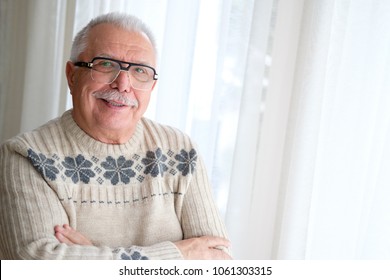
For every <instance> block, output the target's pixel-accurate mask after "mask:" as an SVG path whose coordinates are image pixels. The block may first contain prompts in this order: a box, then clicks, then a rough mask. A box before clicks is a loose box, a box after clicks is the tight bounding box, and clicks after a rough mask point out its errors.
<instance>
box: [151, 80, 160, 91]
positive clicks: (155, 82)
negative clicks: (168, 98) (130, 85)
mask: <svg viewBox="0 0 390 280" xmlns="http://www.w3.org/2000/svg"><path fill="white" fill-rule="evenodd" d="M157 81H158V80H156V81H154V84H153V86H152V89H151V90H150V91H153V89H154V87H155V86H156V84H157Z"/></svg>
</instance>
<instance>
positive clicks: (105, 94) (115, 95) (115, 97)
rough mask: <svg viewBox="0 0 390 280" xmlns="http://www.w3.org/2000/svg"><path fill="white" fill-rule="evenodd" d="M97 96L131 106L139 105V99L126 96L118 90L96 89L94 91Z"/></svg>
mask: <svg viewBox="0 0 390 280" xmlns="http://www.w3.org/2000/svg"><path fill="white" fill-rule="evenodd" d="M92 95H93V96H94V97H95V98H99V99H104V100H106V101H114V102H117V103H120V104H123V105H126V106H130V107H138V101H137V100H136V99H132V98H129V97H127V96H124V95H123V94H122V93H120V92H119V91H117V90H108V91H95V92H94V93H92Z"/></svg>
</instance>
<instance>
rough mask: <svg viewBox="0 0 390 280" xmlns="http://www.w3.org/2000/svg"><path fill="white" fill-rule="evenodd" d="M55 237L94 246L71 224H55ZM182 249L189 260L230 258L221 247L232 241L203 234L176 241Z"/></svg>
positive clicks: (226, 246)
mask: <svg viewBox="0 0 390 280" xmlns="http://www.w3.org/2000/svg"><path fill="white" fill-rule="evenodd" d="M54 231H55V237H56V238H57V240H58V241H59V242H61V243H65V244H67V245H87V246H93V244H92V242H91V241H90V240H89V239H88V238H87V237H85V236H84V235H83V234H81V233H80V232H78V231H77V230H75V229H73V228H72V227H70V226H69V225H67V224H65V225H63V226H59V225H57V226H55V227H54ZM174 244H175V246H176V247H177V248H178V249H179V250H180V252H181V253H182V255H183V257H184V259H187V260H200V259H204V260H213V259H215V260H228V259H231V257H230V256H229V254H227V253H226V252H224V251H223V250H221V249H218V248H221V247H225V248H228V247H229V246H230V242H229V241H228V240H227V239H225V238H220V237H213V236H202V237H196V238H190V239H185V240H180V241H177V242H174Z"/></svg>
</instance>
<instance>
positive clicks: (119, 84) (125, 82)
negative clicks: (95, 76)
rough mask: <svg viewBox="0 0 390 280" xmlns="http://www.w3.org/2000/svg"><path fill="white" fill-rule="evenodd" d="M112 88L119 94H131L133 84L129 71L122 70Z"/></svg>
mask: <svg viewBox="0 0 390 280" xmlns="http://www.w3.org/2000/svg"><path fill="white" fill-rule="evenodd" d="M111 87H112V88H115V89H118V90H119V92H130V90H131V84H130V75H129V71H123V70H121V71H120V72H119V74H118V77H116V79H115V80H114V81H113V82H112V83H111Z"/></svg>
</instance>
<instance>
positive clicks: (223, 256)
mask: <svg viewBox="0 0 390 280" xmlns="http://www.w3.org/2000/svg"><path fill="white" fill-rule="evenodd" d="M212 254H213V259H214V260H231V259H232V257H231V256H230V255H229V254H227V253H226V252H225V251H223V250H221V249H212Z"/></svg>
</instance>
